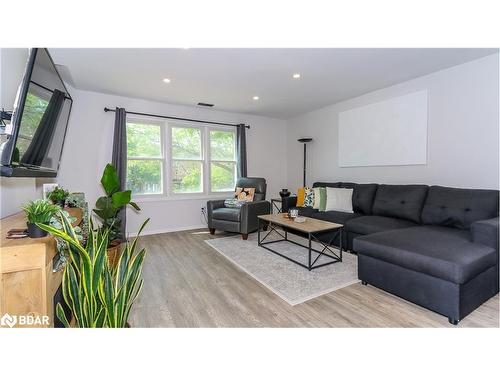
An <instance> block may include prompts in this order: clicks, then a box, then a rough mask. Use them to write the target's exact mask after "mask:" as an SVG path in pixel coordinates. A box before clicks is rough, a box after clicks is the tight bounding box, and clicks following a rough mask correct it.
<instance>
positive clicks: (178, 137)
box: [171, 127, 203, 160]
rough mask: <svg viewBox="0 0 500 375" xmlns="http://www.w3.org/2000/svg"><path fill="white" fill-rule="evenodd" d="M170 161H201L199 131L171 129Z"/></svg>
mask: <svg viewBox="0 0 500 375" xmlns="http://www.w3.org/2000/svg"><path fill="white" fill-rule="evenodd" d="M171 142H172V159H173V160H178V159H181V160H182V159H184V160H203V155H202V143H201V129H199V128H188V127H178V128H176V127H172V140H171Z"/></svg>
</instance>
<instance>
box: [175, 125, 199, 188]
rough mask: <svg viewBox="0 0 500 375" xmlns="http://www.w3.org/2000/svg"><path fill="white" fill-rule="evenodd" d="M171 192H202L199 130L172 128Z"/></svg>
mask: <svg viewBox="0 0 500 375" xmlns="http://www.w3.org/2000/svg"><path fill="white" fill-rule="evenodd" d="M171 129H172V133H171V140H172V192H173V193H202V192H203V149H202V132H201V129H200V128H188V127H172V128H171Z"/></svg>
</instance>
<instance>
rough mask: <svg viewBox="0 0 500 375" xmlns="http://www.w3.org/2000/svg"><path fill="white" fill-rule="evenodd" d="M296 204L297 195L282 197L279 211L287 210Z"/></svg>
mask: <svg viewBox="0 0 500 375" xmlns="http://www.w3.org/2000/svg"><path fill="white" fill-rule="evenodd" d="M296 205H297V196H289V197H285V198H283V200H282V201H281V211H282V212H288V210H289V209H290V208H292V207H295V206H296Z"/></svg>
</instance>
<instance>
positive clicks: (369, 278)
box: [353, 186, 499, 324]
mask: <svg viewBox="0 0 500 375" xmlns="http://www.w3.org/2000/svg"><path fill="white" fill-rule="evenodd" d="M421 221H422V224H423V225H421V226H415V227H410V228H405V229H398V230H392V231H385V232H379V233H374V234H370V235H366V236H362V237H358V238H356V239H354V241H353V249H354V250H355V251H356V252H357V253H358V276H359V279H361V280H362V282H363V283H365V284H366V283H368V284H372V285H374V286H376V287H379V288H381V289H384V290H386V291H388V292H390V293H393V294H396V295H398V296H400V297H402V298H405V299H407V300H409V301H411V302H414V303H417V304H419V305H422V306H424V307H426V308H429V309H431V310H434V311H436V312H438V313H440V314H443V315H445V316H447V317H448V318H449V321H450V322H451V323H453V324H457V323H458V322H459V321H460V320H461V319H463V318H464V317H465V316H466V315H468V314H469V313H470V312H472V311H473V310H474V309H476V308H477V307H478V306H480V305H481V304H482V303H484V302H485V301H486V300H488V299H489V298H491V297H492V296H494V295H495V294H496V293H498V284H499V279H498V191H494V190H473V189H454V188H444V187H440V186H432V187H430V188H429V192H428V195H427V198H426V201H425V204H424V207H423V210H422V215H421Z"/></svg>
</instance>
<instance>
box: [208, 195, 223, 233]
mask: <svg viewBox="0 0 500 375" xmlns="http://www.w3.org/2000/svg"><path fill="white" fill-rule="evenodd" d="M222 207H224V199H218V200H214V201H208V202H207V221H208V227H209V228H213V226H212V213H213V212H214V210H216V209H218V208H222Z"/></svg>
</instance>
